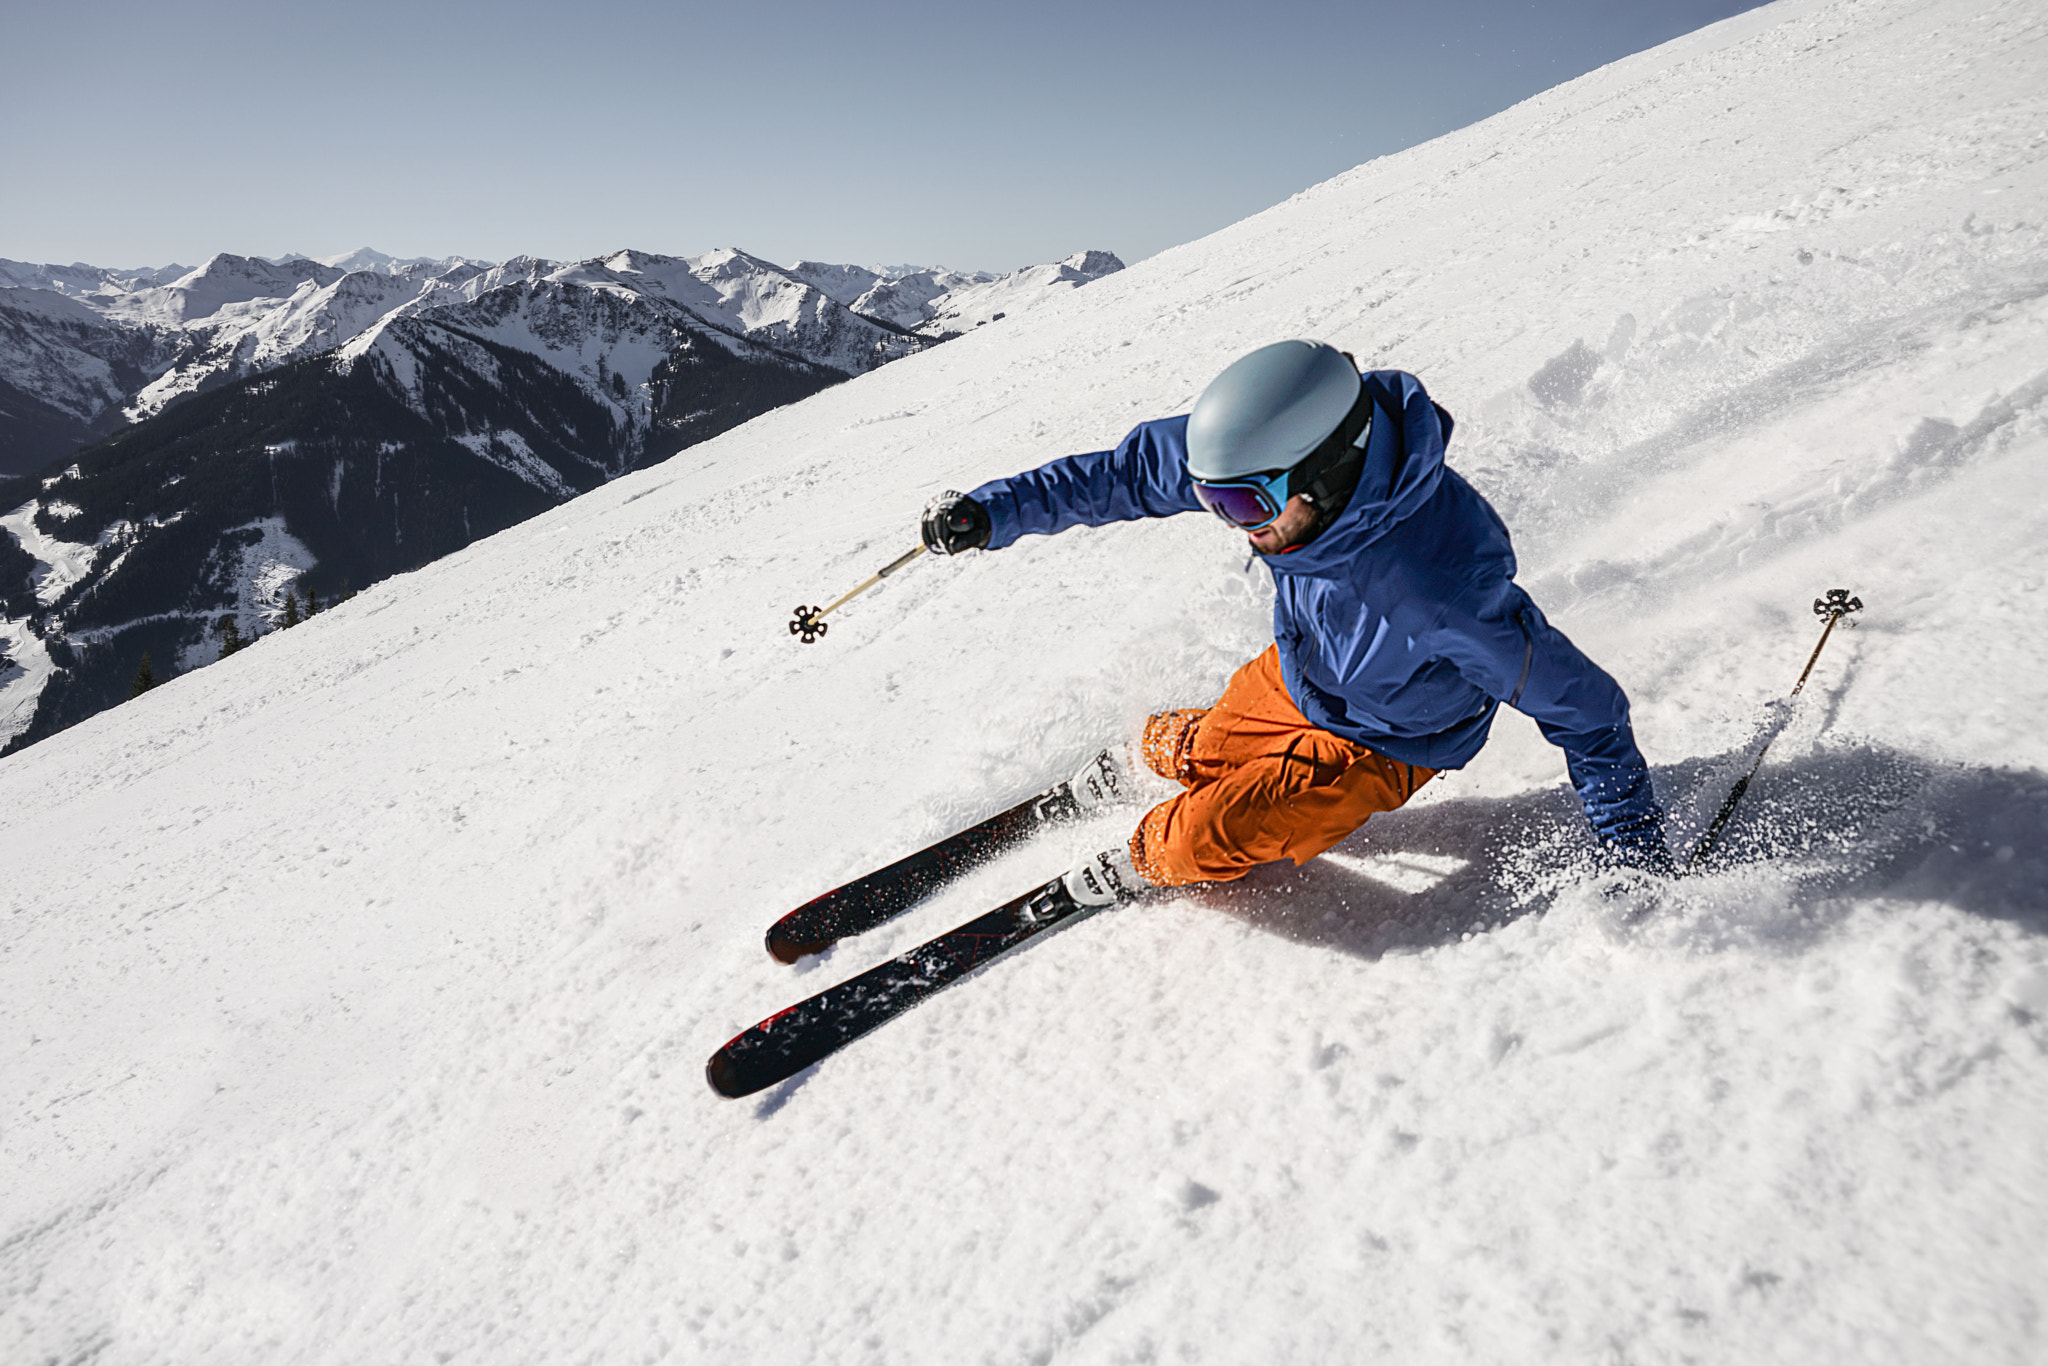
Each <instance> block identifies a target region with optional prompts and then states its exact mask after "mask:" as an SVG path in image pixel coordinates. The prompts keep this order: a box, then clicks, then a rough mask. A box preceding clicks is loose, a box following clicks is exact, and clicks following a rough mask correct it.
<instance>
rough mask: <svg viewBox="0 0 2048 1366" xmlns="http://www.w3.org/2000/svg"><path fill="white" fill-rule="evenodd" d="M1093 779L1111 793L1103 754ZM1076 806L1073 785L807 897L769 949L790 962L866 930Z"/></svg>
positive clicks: (771, 934)
mask: <svg viewBox="0 0 2048 1366" xmlns="http://www.w3.org/2000/svg"><path fill="white" fill-rule="evenodd" d="M1091 777H1093V779H1094V781H1096V782H1097V783H1099V784H1101V785H1102V790H1099V792H1098V794H1097V796H1098V799H1100V798H1106V797H1114V796H1115V795H1116V788H1117V785H1118V783H1117V780H1118V777H1119V771H1118V769H1117V767H1116V764H1115V762H1114V761H1113V760H1111V758H1110V756H1109V755H1108V753H1107V752H1105V753H1104V754H1102V755H1101V756H1099V757H1098V758H1097V760H1096V773H1095V775H1091ZM1081 809H1082V808H1081V803H1080V801H1079V799H1078V798H1076V797H1075V795H1074V792H1073V783H1071V782H1065V783H1061V784H1060V785H1059V786H1058V787H1055V788H1051V789H1049V790H1047V791H1044V792H1041V793H1039V794H1038V795H1037V796H1036V797H1030V798H1027V799H1025V800H1024V801H1021V802H1018V803H1017V804H1016V805H1015V806H1013V807H1011V808H1010V809H1009V810H1008V811H1005V812H1003V813H1002V814H1001V815H999V816H990V817H989V818H988V819H987V820H985V821H983V822H982V823H981V824H980V825H977V826H973V827H971V828H969V829H966V830H962V831H961V832H960V833H959V834H957V835H949V836H947V837H946V838H945V839H942V840H940V841H939V842H938V843H937V844H933V845H930V846H928V847H927V848H924V849H920V850H918V851H917V852H916V853H914V854H910V855H906V856H905V857H903V858H900V859H898V860H896V862H894V863H892V864H890V865H889V866H888V867H886V868H882V869H879V870H877V871H876V872H872V873H869V874H868V875H867V876H865V877H859V878H855V879H854V880H853V881H852V882H849V883H847V884H846V885H845V886H843V887H835V888H833V889H832V890H831V891H829V892H827V893H825V894H824V895H823V896H821V897H818V898H816V899H815V900H812V901H807V902H805V903H804V904H803V905H801V906H799V907H797V908H796V909H795V910H793V911H791V912H790V913H789V914H788V915H785V916H784V917H782V919H780V920H778V921H776V922H775V923H774V924H773V925H771V926H769V927H768V952H769V953H770V954H771V955H772V956H773V957H774V958H775V961H776V962H778V963H794V962H796V960H797V959H799V958H802V957H803V956H804V955H805V954H810V953H823V952H824V951H825V950H826V949H829V948H831V947H832V946H833V945H834V944H836V943H838V942H839V941H840V940H842V939H844V938H846V937H847V936H848V935H855V934H865V933H866V932H867V931H869V930H872V929H874V928H875V927H876V926H877V925H881V924H884V923H886V922H888V921H891V920H894V919H895V918H896V917H897V916H899V915H902V914H903V913H904V912H905V911H907V910H909V909H910V908H911V907H913V906H915V905H917V903H919V902H920V901H923V900H924V899H925V898H926V897H928V896H930V895H931V894H932V893H933V892H936V891H937V890H938V889H939V888H941V887H943V886H945V885H946V884H947V883H948V882H951V881H952V880H953V879H954V878H956V877H959V876H960V875H961V874H962V873H965V872H966V871H967V870H968V869H970V868H973V867H974V866H975V865H977V864H980V863H984V862H986V861H988V860H989V859H992V858H994V857H995V856H996V855H997V854H1000V853H1002V852H1003V851H1004V850H1006V849H1010V848H1013V847H1015V846H1016V845H1019V844H1022V843H1023V842H1024V841H1025V840H1027V839H1029V838H1030V837H1031V836H1032V835H1033V834H1035V833H1037V832H1038V831H1039V830H1041V829H1044V828H1045V827H1046V826H1048V825H1056V824H1058V823H1059V822H1061V821H1065V820H1069V819H1072V818H1073V817H1075V816H1078V815H1080V814H1081Z"/></svg>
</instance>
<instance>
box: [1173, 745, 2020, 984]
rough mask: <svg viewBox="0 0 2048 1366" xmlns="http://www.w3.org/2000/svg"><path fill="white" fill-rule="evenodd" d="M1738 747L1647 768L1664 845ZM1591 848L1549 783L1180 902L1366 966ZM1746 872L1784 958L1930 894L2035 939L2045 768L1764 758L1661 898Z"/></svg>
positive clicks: (1743, 757) (1530, 892) (1438, 813)
mask: <svg viewBox="0 0 2048 1366" xmlns="http://www.w3.org/2000/svg"><path fill="white" fill-rule="evenodd" d="M1755 753H1756V750H1755V745H1754V742H1753V743H1752V744H1751V746H1749V747H1746V748H1745V749H1742V750H1735V751H1730V752H1729V753H1727V754H1723V755H1719V756H1716V757H1714V758H1711V759H1704V760H1691V761H1688V762H1686V763H1683V764H1677V765H1672V766H1668V767H1665V768H1660V769H1658V770H1657V772H1656V781H1657V788H1658V791H1659V793H1660V794H1662V795H1663V797H1664V800H1665V803H1666V807H1667V810H1668V811H1669V813H1670V824H1671V834H1672V840H1671V844H1672V848H1673V850H1674V852H1676V853H1678V854H1679V855H1680V856H1681V857H1683V855H1684V853H1685V852H1686V851H1689V850H1690V849H1691V848H1692V847H1693V845H1694V844H1695V843H1696V842H1697V840H1698V838H1699V835H1700V833H1701V831H1703V830H1704V829H1705V828H1706V826H1707V824H1708V822H1709V821H1710V820H1711V819H1712V818H1713V815H1714V812H1715V811H1716V810H1717V809H1718V808H1719V806H1720V804H1721V801H1722V799H1723V798H1724V797H1725V796H1726V795H1727V793H1728V791H1729V789H1730V788H1731V787H1732V786H1733V784H1734V782H1735V780H1736V778H1738V777H1739V776H1740V775H1741V774H1742V773H1743V772H1745V771H1746V770H1747V769H1748V767H1749V764H1750V761H1751V760H1752V759H1753V758H1754V757H1755ZM1592 852H1593V846H1592V841H1591V836H1590V834H1589V832H1588V830H1587V828H1586V822H1585V817H1584V816H1583V815H1582V814H1581V813H1580V811H1579V807H1578V803H1577V801H1576V799H1575V798H1574V797H1573V796H1572V794H1571V793H1570V792H1569V791H1567V790H1565V789H1564V788H1563V787H1562V786H1560V787H1559V788H1557V789H1554V790H1551V791H1547V792H1537V793H1528V794H1524V795H1520V796H1515V797H1508V798H1499V799H1487V798H1467V799H1454V800H1450V801H1443V802H1436V803H1430V804H1425V805H1422V806H1416V807H1411V808H1408V809H1406V810H1402V811H1393V812H1388V813H1387V814H1385V815H1381V816H1375V817H1374V818H1373V819H1372V820H1371V821H1370V822H1368V823H1367V824H1366V825H1365V827H1364V828H1363V829H1361V830H1360V831H1358V832H1357V833H1356V834H1354V835H1352V836H1350V837H1349V838H1347V839H1346V840H1345V841H1344V842H1343V843H1341V844H1339V845H1338V846H1337V847H1336V848H1335V849H1333V850H1331V851H1330V853H1329V854H1326V855H1324V856H1323V857H1322V858H1319V859H1315V860H1313V861H1312V862H1310V863H1309V864H1308V865H1307V866H1305V867H1302V868H1296V867H1294V866H1293V865H1292V864H1289V863H1284V862H1283V863H1274V864H1268V865H1266V866H1264V867H1261V868H1257V869H1254V870H1253V871H1252V872H1251V873H1250V874H1249V875H1248V876H1246V877H1245V878H1244V879H1243V880H1242V881H1240V882H1236V883H1230V884H1223V885H1218V886H1214V887H1208V888H1203V889H1201V890H1198V891H1191V892H1189V893H1188V894H1187V895H1188V896H1190V897H1191V898H1192V899H1193V900H1195V901H1197V902H1198V903H1199V904H1201V905H1203V906H1205V907H1210V908H1213V909H1215V910H1219V911H1221V912H1223V913H1225V914H1227V915H1233V916H1237V917H1239V918H1241V919H1243V920H1245V921H1246V922H1248V923H1250V924H1252V925H1255V926H1257V927H1258V928H1260V929H1263V930H1266V931H1269V932H1271V933H1274V934H1279V935H1283V936H1285V937H1287V938H1289V939H1293V940H1297V941H1299V942H1302V943H1309V944H1317V945H1323V946H1327V947H1330V948H1335V949H1339V950H1342V951H1344V952H1346V953H1353V954H1357V955H1359V956H1361V957H1365V958H1378V957H1380V956H1382V955H1384V954H1387V953H1390V952H1397V951H1401V950H1412V949H1422V948H1428V947H1432V946H1435V945H1441V944H1449V943H1454V942H1456V941H1457V940H1459V939H1460V938H1462V937H1464V936H1465V935H1467V934H1470V933H1474V932H1479V931H1484V930H1486V929H1488V928H1492V927H1495V926H1499V925H1502V924H1505V923H1507V922H1509V921H1512V920H1515V919H1518V918H1520V917H1522V916H1526V915H1530V914H1532V913H1536V912H1540V911H1543V910H1545V909H1547V908H1548V907H1549V906H1550V905H1551V904H1552V902H1553V901H1554V900H1555V899H1556V897H1557V895H1558V893H1559V892H1560V891H1561V890H1562V889H1564V888H1567V887H1572V886H1579V887H1583V886H1584V885H1585V880H1586V878H1587V876H1588V875H1589V874H1590V873H1591V871H1592V869H1591V859H1592ZM1765 861H1769V862H1768V863H1766V862H1765ZM1758 865H1763V866H1767V867H1772V868H1776V869H1778V870H1780V872H1781V874H1782V880H1783V881H1784V882H1785V883H1787V884H1789V888H1790V891H1789V894H1790V896H1791V898H1792V904H1791V906H1790V907H1789V908H1788V907H1786V906H1785V905H1783V904H1777V905H1775V906H1774V907H1773V909H1772V910H1771V913H1770V916H1769V924H1768V925H1766V926H1763V927H1762V932H1764V933H1766V934H1768V935H1769V936H1771V937H1773V938H1775V939H1778V940H1780V941H1787V947H1796V945H1795V944H1793V943H1791V942H1790V941H1795V940H1800V939H1811V938H1813V937H1815V936H1817V935H1818V934H1819V933H1821V932H1822V931H1823V930H1824V928H1825V927H1826V926H1827V925H1828V924H1830V923H1832V921H1833V920H1834V919H1835V918H1836V917H1837V916H1838V915H1840V914H1841V913H1843V912H1844V911H1845V910H1846V908H1847V905H1848V904H1849V903H1851V902H1853V901H1855V900H1858V899H1864V898H1869V897H1875V896H1885V897H1891V898H1897V899H1901V900H1914V901H1942V902H1946V903H1947V904H1949V905H1952V906H1955V907H1958V908H1960V909H1963V910H1967V911H1970V912H1973V913H1975V914H1978V915H1984V916H1992V917H1996V918H1999V919H2004V920H2010V921H2013V922H2015V923H2016V924H2018V925H2020V926H2021V927H2023V928H2025V929H2027V930H2029V931H2031V932H2033V933H2035V934H2048V774H2043V773H2041V772H2039V771H2037V770H2033V769H2023V770H2022V769H1993V768H1980V767H1972V766H1967V765H1956V764H1946V763H1939V762H1935V761H1931V760H1927V759H1923V758H1920V757H1918V756H1915V755H1912V754H1908V753H1906V752H1904V751H1901V750H1897V749H1893V748H1889V747H1887V746H1882V745H1844V746H1833V747H1827V748H1822V749H1819V750H1816V751H1814V752H1813V753H1810V754H1808V755H1805V756H1803V757H1799V758H1787V759H1784V760H1783V761H1780V760H1779V758H1778V757H1777V756H1775V755H1773V756H1772V757H1771V758H1770V759H1769V760H1768V761H1767V762H1766V764H1765V766H1764V768H1763V770H1762V771H1761V772H1760V773H1759V774H1758V776H1757V779H1756V781H1755V783H1754V784H1752V786H1751V787H1750V790H1749V792H1748V793H1747V795H1746V796H1745V797H1744V798H1743V801H1742V805H1741V806H1740V807H1739V808H1738V810H1737V813H1736V815H1735V818H1734V820H1733V821H1732V822H1731V823H1730V824H1729V826H1728V827H1727V829H1726V831H1725V832H1724V833H1723V835H1722V837H1721V841H1720V846H1719V849H1718V851H1717V852H1716V855H1715V857H1714V860H1713V862H1712V865H1711V866H1710V868H1709V870H1708V871H1707V873H1706V874H1705V875H1703V876H1701V877H1699V878H1698V879H1697V880H1695V879H1690V878H1688V879H1681V880H1679V881H1678V882H1676V883H1675V884H1672V887H1671V889H1670V894H1671V895H1674V896H1676V897H1679V898H1683V897H1685V896H1687V895H1689V894H1692V893H1694V892H1695V891H1697V892H1701V893H1705V892H1707V891H1708V890H1709V889H1711V888H1712V887H1713V884H1714V882H1715V880H1716V879H1723V878H1726V877H1727V876H1729V875H1739V874H1740V873H1741V871H1742V870H1743V869H1745V868H1749V867H1753V866H1758ZM1723 887H1724V896H1723V900H1725V899H1726V896H1725V888H1726V884H1725V883H1724V884H1723ZM1782 892H1783V889H1782V888H1781V889H1780V894H1782ZM1774 900H1775V898H1774ZM1788 910H1789V912H1791V913H1789V914H1788Z"/></svg>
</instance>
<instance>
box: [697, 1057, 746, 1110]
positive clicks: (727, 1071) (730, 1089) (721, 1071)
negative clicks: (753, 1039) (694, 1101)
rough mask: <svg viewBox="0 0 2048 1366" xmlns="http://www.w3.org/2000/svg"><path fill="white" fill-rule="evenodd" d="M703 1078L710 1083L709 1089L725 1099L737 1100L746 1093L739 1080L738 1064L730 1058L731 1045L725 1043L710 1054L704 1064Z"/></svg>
mask: <svg viewBox="0 0 2048 1366" xmlns="http://www.w3.org/2000/svg"><path fill="white" fill-rule="evenodd" d="M704 1080H705V1081H708V1082H710V1083H711V1089H712V1090H714V1091H716V1092H717V1093H718V1094H719V1095H721V1096H724V1097H725V1098H726V1099H727V1100H738V1099H739V1098H740V1097H741V1096H744V1095H746V1094H747V1089H746V1087H745V1086H744V1085H742V1084H741V1081H740V1069H739V1065H738V1064H737V1063H735V1062H734V1061H733V1060H732V1047H731V1045H729V1044H728V1045H727V1046H726V1047H724V1048H721V1049H719V1050H718V1051H717V1052H716V1053H713V1054H712V1055H711V1061H709V1062H707V1063H705V1064H704Z"/></svg>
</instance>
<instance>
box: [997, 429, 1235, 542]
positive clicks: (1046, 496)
mask: <svg viewBox="0 0 2048 1366" xmlns="http://www.w3.org/2000/svg"><path fill="white" fill-rule="evenodd" d="M1187 421H1188V420H1187V419H1186V418H1185V417H1169V418H1162V419H1160V420H1159V421H1157V422H1143V423H1140V424H1139V425H1138V426H1136V427H1134V428H1132V429H1131V433H1130V435H1129V436H1126V437H1125V438H1124V439H1123V440H1122V441H1120V442H1118V443H1117V445H1116V449H1114V450H1108V451H1094V452H1091V453H1089V454H1087V455H1065V456H1061V457H1060V458H1059V459H1057V460H1050V461H1047V462H1046V463H1045V464H1043V465H1040V466H1039V467H1038V468H1037V469H1035V470H1026V471H1024V472H1023V473H1022V474H1014V475H1011V476H1010V477H1009V478H1007V479H991V480H990V481H989V482H988V483H986V484H983V485H982V486H981V487H980V488H977V489H975V490H974V491H973V492H972V493H970V494H968V495H967V496H968V497H969V498H972V499H973V500H974V501H975V502H977V503H979V504H980V505H981V506H982V507H983V508H985V509H986V510H987V512H988V518H989V537H988V548H989V549H990V550H1001V549H1002V548H1003V547H1004V546H1007V545H1009V544H1011V543H1012V542H1014V541H1015V540H1016V539H1017V538H1018V537H1019V536H1050V535H1052V534H1054V533H1055V532H1060V531H1065V530H1066V529H1067V528H1068V527H1073V526H1103V525H1105V524H1107V523H1110V522H1129V521H1135V520H1137V519H1138V518H1140V517H1171V516H1173V515H1174V514H1175V513H1179V512H1195V511H1199V510H1200V508H1201V504H1200V503H1198V502H1196V501H1195V493H1194V486H1193V485H1192V484H1191V483H1189V481H1188V471H1187V448H1186V432H1187Z"/></svg>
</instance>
